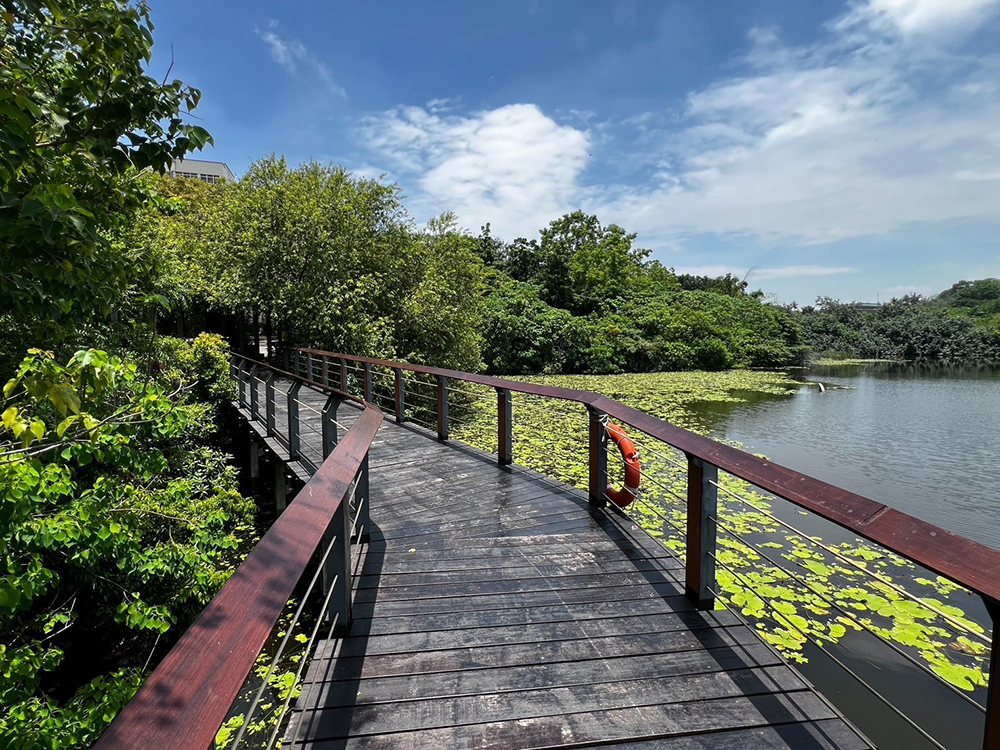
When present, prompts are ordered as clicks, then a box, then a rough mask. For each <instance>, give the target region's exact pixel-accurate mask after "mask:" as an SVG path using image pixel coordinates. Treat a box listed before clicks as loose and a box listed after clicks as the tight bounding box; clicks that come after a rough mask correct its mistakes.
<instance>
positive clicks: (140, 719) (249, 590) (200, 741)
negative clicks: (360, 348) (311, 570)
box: [94, 374, 383, 750]
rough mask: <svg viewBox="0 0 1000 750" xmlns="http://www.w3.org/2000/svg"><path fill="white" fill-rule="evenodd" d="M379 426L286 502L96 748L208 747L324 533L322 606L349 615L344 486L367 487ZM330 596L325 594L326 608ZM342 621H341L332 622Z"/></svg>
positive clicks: (344, 445) (375, 418)
mask: <svg viewBox="0 0 1000 750" xmlns="http://www.w3.org/2000/svg"><path fill="white" fill-rule="evenodd" d="M286 375H287V377H290V378H294V376H292V375H290V374H286ZM313 385H316V386H318V387H321V388H323V389H324V390H327V391H330V390H332V389H329V388H326V387H325V386H320V385H319V384H318V383H314V384H313ZM340 395H341V396H344V397H348V398H350V396H348V395H347V394H340ZM382 419H383V417H382V412H381V411H380V410H379V409H377V408H375V407H374V406H371V405H366V406H365V408H364V410H363V412H362V413H361V415H360V416H359V417H358V419H357V421H356V422H355V423H354V424H353V425H352V426H351V428H350V429H349V430H348V431H347V433H346V434H345V435H344V436H343V437H341V438H340V440H339V441H338V442H337V444H336V447H334V448H333V449H332V452H330V454H329V456H328V457H327V458H326V459H325V460H324V461H323V463H322V465H321V466H319V467H318V470H317V471H316V473H315V474H314V475H313V477H312V479H310V481H309V482H308V483H307V484H306V485H305V486H304V487H303V488H302V490H300V491H299V493H298V495H297V496H296V499H295V501H294V502H293V503H291V504H290V505H289V506H288V509H287V510H286V511H285V512H284V513H282V514H281V515H280V516H279V517H278V519H277V520H276V521H275V522H274V524H273V525H272V526H271V528H270V529H269V530H268V531H267V533H266V534H265V535H264V537H263V538H262V539H261V540H260V542H259V543H258V544H257V545H256V546H255V547H254V548H253V550H252V551H251V552H250V554H249V555H248V556H247V558H246V559H245V560H244V561H243V564H242V565H240V566H239V568H237V570H236V572H235V573H233V575H232V577H231V578H230V579H229V580H228V581H227V582H226V584H225V585H224V586H223V587H222V589H221V591H219V593H218V595H216V597H215V598H214V599H212V601H211V602H210V603H209V605H208V606H207V607H206V608H205V610H204V611H203V612H202V613H201V615H200V616H199V617H198V619H197V620H195V622H194V624H193V625H191V627H190V628H188V630H187V632H185V633H184V635H183V636H182V637H181V639H180V640H179V641H178V642H177V644H176V645H175V646H174V647H173V649H171V651H170V652H169V653H168V654H167V655H166V656H165V657H164V659H163V661H162V662H161V663H160V664H159V666H157V668H156V669H155V670H154V672H153V673H152V675H150V677H149V679H148V680H146V682H145V683H144V684H143V686H142V688H140V690H139V692H138V693H136V695H135V697H134V698H133V699H132V701H131V702H130V703H129V704H128V705H127V706H126V707H125V709H124V710H123V711H122V712H121V713H120V714H119V716H118V717H117V718H116V719H115V721H114V722H113V723H112V724H111V726H110V727H109V728H108V730H107V731H106V732H105V733H104V735H103V736H102V737H101V739H100V740H99V741H98V742H97V744H96V745H95V746H94V747H95V748H99V749H100V750H111V749H112V748H114V749H115V750H123V749H124V748H135V749H136V750H139V749H140V748H141V749H142V750H148V749H149V748H197V749H198V750H203V749H204V748H208V747H209V746H213V747H214V740H215V736H216V734H217V733H218V731H219V728H220V726H221V725H222V723H223V722H224V721H225V719H226V716H227V714H228V713H229V711H230V709H231V707H232V705H233V703H234V701H235V700H236V698H237V696H238V694H239V693H240V690H241V688H242V687H243V686H244V682H245V680H246V678H247V676H248V674H249V673H250V670H251V669H252V668H253V666H254V662H255V660H256V659H257V657H258V655H259V654H260V652H261V650H262V648H263V647H264V645H265V643H266V642H267V640H268V638H269V636H270V635H271V632H272V631H273V630H274V628H275V625H276V623H277V622H278V619H279V617H280V616H281V614H282V612H283V611H284V609H285V607H286V605H287V603H288V601H289V600H290V599H291V598H292V594H293V591H294V589H295V587H296V584H297V583H298V582H299V580H300V579H301V578H302V575H303V573H304V571H305V570H306V568H307V566H308V565H309V563H310V561H311V560H312V559H313V558H314V555H315V554H316V552H317V550H318V549H319V548H320V546H321V544H322V543H323V542H324V540H325V539H330V536H329V535H331V534H337V535H339V539H340V554H339V555H338V554H336V551H335V554H333V555H330V554H329V553H328V554H327V558H326V559H328V561H329V563H328V565H329V566H330V573H331V575H330V576H329V577H328V578H325V579H324V585H329V586H331V587H332V586H337V587H338V590H337V591H336V592H333V591H331V592H329V593H328V596H327V599H328V601H330V604H329V606H330V608H331V610H333V609H334V608H336V609H337V610H338V611H340V612H346V613H348V614H349V611H350V597H351V585H350V538H351V534H350V531H349V529H350V507H349V503H348V494H349V492H350V490H351V488H352V485H354V486H355V487H357V486H358V484H360V482H361V480H362V479H365V480H366V477H362V476H361V473H362V472H364V471H366V470H367V455H368V450H369V448H370V446H371V443H372V440H373V439H374V437H375V434H376V432H377V431H378V429H379V426H380V425H381V423H382ZM335 541H336V540H335V539H334V540H330V541H329V544H330V545H331V546H332V545H334V544H335ZM345 551H346V553H345ZM327 581H332V582H330V583H327ZM338 582H339V583H338ZM330 594H334V596H333V597H332V600H331V596H330ZM347 619H348V618H347V617H346V616H345V617H344V618H343V619H341V622H346V621H347Z"/></svg>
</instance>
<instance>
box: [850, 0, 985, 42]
mask: <svg viewBox="0 0 1000 750" xmlns="http://www.w3.org/2000/svg"><path fill="white" fill-rule="evenodd" d="M996 6H997V0H869V2H861V3H857V4H855V5H854V6H853V8H852V9H851V11H850V12H849V13H847V14H845V16H844V17H843V18H842V19H841V21H840V24H839V26H840V27H841V28H844V27H849V26H851V25H854V24H857V23H863V24H866V25H868V26H871V27H873V28H876V29H879V30H882V31H894V32H896V33H899V34H901V35H904V36H907V35H920V36H938V35H942V34H953V33H955V32H961V31H966V30H968V29H970V28H973V27H975V26H976V25H977V24H978V23H980V22H981V21H982V20H983V19H984V18H985V17H986V16H987V15H989V13H990V12H992V11H993V10H995V8H996Z"/></svg>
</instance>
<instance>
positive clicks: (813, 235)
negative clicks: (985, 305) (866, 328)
mask: <svg viewBox="0 0 1000 750" xmlns="http://www.w3.org/2000/svg"><path fill="white" fill-rule="evenodd" d="M998 9H1000V0H868V1H867V2H861V1H855V2H851V3H850V4H849V5H848V7H847V9H846V10H845V11H844V12H843V13H842V14H841V15H840V16H839V17H838V18H835V19H833V20H832V21H831V22H830V23H829V24H827V26H826V27H825V30H824V31H823V34H822V39H821V40H820V41H817V42H815V43H813V44H809V45H788V44H785V43H783V42H782V41H781V32H780V29H772V28H765V29H755V30H752V31H751V33H750V43H751V49H750V51H749V52H748V53H747V54H745V55H743V56H742V57H740V58H739V59H734V60H732V61H731V62H732V66H731V68H730V69H731V70H735V71H738V72H737V73H736V74H734V75H731V76H729V77H724V78H719V79H717V80H715V81H714V82H712V83H711V84H709V85H707V86H705V87H703V88H701V89H700V90H696V91H692V92H691V93H690V94H689V95H688V96H686V97H685V98H684V99H683V100H682V101H669V102H665V103H664V105H663V107H662V109H661V110H659V111H650V112H647V113H645V114H642V115H632V116H630V117H629V118H627V119H624V120H619V121H617V122H612V121H611V120H610V118H607V117H605V120H604V121H603V122H602V121H600V119H599V118H592V119H587V120H581V119H580V118H569V117H566V118H565V119H564V118H561V117H560V118H559V119H558V120H557V119H556V116H555V115H553V114H551V113H545V112H543V111H542V110H541V109H540V108H539V107H537V106H535V105H533V104H511V105H507V106H503V107H498V108H496V109H492V110H485V111H480V112H472V113H467V114H464V115H459V114H457V112H458V110H456V109H446V108H443V107H441V106H440V104H439V103H438V102H433V103H431V104H429V105H427V106H424V107H398V108H395V109H392V110H389V111H387V112H383V113H380V114H377V115H374V116H371V117H369V118H368V119H367V120H366V121H365V123H364V126H363V127H362V128H361V129H360V131H361V135H362V140H363V141H364V143H365V145H366V147H367V148H366V153H365V154H364V159H365V160H366V161H368V162H369V163H372V164H380V163H386V167H387V168H389V169H391V170H392V171H393V173H394V174H397V175H399V177H400V179H401V180H402V181H403V184H404V188H405V189H406V191H407V193H408V194H409V195H410V196H411V199H412V200H413V204H414V205H415V206H416V207H417V208H418V209H420V208H421V207H423V209H425V210H428V211H429V210H431V209H432V208H433V209H436V211H441V210H446V209H454V210H456V211H457V212H458V214H459V218H460V220H461V221H462V223H463V224H465V225H466V226H469V227H470V228H477V227H478V225H479V224H480V223H483V222H486V221H490V222H492V223H493V225H494V229H495V231H496V232H497V233H498V234H500V235H501V236H506V237H512V236H516V235H519V234H534V233H535V232H536V231H537V229H538V228H540V227H542V226H544V225H545V224H546V223H547V222H548V221H550V220H551V219H552V218H555V216H557V215H558V214H559V213H560V212H562V211H565V210H568V209H572V208H577V207H582V208H584V209H586V210H589V211H591V212H594V213H597V214H598V215H599V216H601V218H602V219H603V220H604V221H607V222H611V221H614V222H617V223H619V224H622V225H623V226H625V227H627V228H629V229H630V230H633V231H638V232H639V233H640V241H641V242H643V244H644V245H647V246H650V245H651V246H653V247H654V248H657V249H660V248H665V247H670V246H672V245H676V243H678V242H683V241H684V240H685V239H686V238H690V237H693V236H697V235H704V234H711V235H717V236H728V237H743V236H745V237H753V238H763V239H765V240H768V241H780V242H782V243H784V244H786V245H787V244H791V245H801V246H807V245H819V244H825V243H831V242H835V241H838V240H844V239H849V238H856V237H862V236H870V235H878V234H884V233H888V232H891V231H894V230H898V229H900V228H903V227H905V226H908V225H911V224H920V223H928V222H944V221H954V220H979V221H989V222H1000V131H998V130H997V127H996V123H997V122H1000V86H997V84H996V81H997V80H998V79H1000V55H980V56H978V57H976V56H972V55H968V54H966V52H965V50H963V49H961V48H960V47H959V45H958V44H957V43H956V40H959V39H960V38H961V37H962V35H967V34H971V33H973V32H974V31H975V30H976V29H977V28H979V27H981V26H982V25H983V24H984V23H991V22H992V21H993V19H994V17H995V15H996V13H997V11H998ZM608 144H610V146H608ZM595 146H601V147H602V148H601V149H600V151H598V150H597V149H595V148H594V147H595ZM605 146H608V147H607V148H605ZM611 150H614V151H617V153H618V154H620V155H621V158H616V159H615V160H614V162H612V161H611V160H610V159H609V160H608V161H607V162H605V163H602V162H600V161H597V163H594V157H592V156H591V153H592V152H593V153H595V154H604V153H607V152H608V151H611ZM597 158H598V160H599V159H602V158H605V157H603V156H601V155H598V157H597ZM585 169H586V170H587V172H586V177H587V178H588V180H589V182H586V183H585V182H584V176H585V175H584V170H585ZM387 171H388V170H387ZM602 172H603V173H604V174H616V175H618V176H616V177H614V178H608V179H609V180H610V179H613V180H614V182H613V183H612V182H610V181H595V177H594V176H595V175H599V174H601V173H602ZM792 268H794V269H797V270H796V271H795V274H796V275H797V276H817V275H821V274H822V275H829V274H831V273H834V272H836V273H848V272H850V271H849V270H845V269H844V268H840V267H832V266H831V267H829V268H834V269H835V271H831V270H829V269H828V268H827V267H826V266H788V267H787V268H786V269H784V270H782V271H781V273H782V274H784V275H773V276H769V277H768V276H764V275H763V274H766V273H769V272H770V273H775V274H777V273H778V272H779V269H770V271H769V270H768V269H761V270H759V271H757V272H756V276H755V278H757V279H764V278H773V279H776V278H790V277H791V276H790V274H791V273H792V271H789V270H787V269H792ZM818 269H827V270H824V271H820V270H818Z"/></svg>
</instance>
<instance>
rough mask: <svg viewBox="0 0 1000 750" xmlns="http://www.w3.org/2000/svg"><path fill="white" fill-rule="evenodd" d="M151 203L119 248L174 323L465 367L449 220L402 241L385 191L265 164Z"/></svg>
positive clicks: (467, 242)
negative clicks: (151, 271) (134, 252)
mask: <svg viewBox="0 0 1000 750" xmlns="http://www.w3.org/2000/svg"><path fill="white" fill-rule="evenodd" d="M158 190H159V193H160V198H161V199H160V200H159V201H158V202H157V204H156V205H155V206H154V207H153V208H152V209H151V210H150V211H148V212H147V213H146V214H145V215H144V216H143V217H142V220H141V221H140V222H139V224H138V226H137V228H136V230H135V233H134V234H133V236H132V241H133V242H134V243H135V244H136V245H137V246H139V247H144V248H146V249H147V252H148V253H149V254H150V255H152V256H154V257H158V258H161V259H162V261H163V263H164V266H165V267H166V268H167V269H168V273H167V274H166V276H165V277H164V278H165V286H164V287H163V288H162V289H160V290H158V291H159V292H160V293H162V294H164V295H165V296H166V297H167V298H168V299H170V300H171V301H172V302H173V304H174V306H175V307H176V308H177V309H179V310H186V311H189V312H190V311H194V310H198V309H202V310H205V309H208V310H217V311H220V312H223V313H227V314H229V315H231V316H239V317H244V318H248V317H249V316H251V315H256V316H258V317H261V318H263V319H266V320H270V321H273V324H274V326H275V328H276V329H277V330H279V331H280V333H281V334H282V336H283V337H284V341H285V342H286V343H292V344H297V345H308V346H320V347H324V348H331V349H336V350H343V351H349V352H353V353H356V354H367V355H379V356H386V357H394V358H399V359H408V360H411V361H418V362H434V363H435V364H438V365H442V366H454V367H465V368H475V367H476V366H477V365H478V363H479V357H480V353H479V335H478V328H479V321H480V311H481V307H482V295H481V290H480V287H481V283H482V264H481V263H480V261H479V258H478V256H477V253H476V241H475V239H474V238H472V237H469V236H467V235H465V234H463V233H461V232H459V231H457V230H456V229H455V227H454V223H453V220H452V219H451V217H449V216H444V217H441V219H438V220H435V221H433V222H431V223H430V225H429V226H428V228H427V229H426V230H425V231H423V232H416V231H414V230H413V228H412V226H411V222H410V220H409V219H408V217H407V215H406V213H405V211H404V210H403V208H402V205H401V203H400V196H399V190H398V188H397V187H396V186H395V185H385V184H383V183H381V182H379V181H377V180H368V179H363V178H355V177H353V176H351V175H350V174H348V173H347V172H346V171H345V170H344V169H342V168H340V167H324V166H320V165H318V164H315V163H311V164H304V165H301V166H300V167H298V168H295V169H291V168H289V167H288V165H287V164H286V163H285V161H284V160H283V159H275V158H268V159H263V160H261V161H258V162H256V163H255V164H253V165H252V166H251V167H250V169H249V171H248V172H247V174H246V175H244V176H243V178H241V179H240V180H238V181H237V182H235V183H232V184H223V185H204V184H202V183H197V182H193V181H190V180H166V179H165V180H162V181H161V182H160V183H159V185H158Z"/></svg>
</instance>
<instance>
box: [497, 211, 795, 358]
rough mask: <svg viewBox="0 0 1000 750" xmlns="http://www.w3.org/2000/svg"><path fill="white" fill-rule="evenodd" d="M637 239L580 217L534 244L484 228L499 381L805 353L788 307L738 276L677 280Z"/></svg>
mask: <svg viewBox="0 0 1000 750" xmlns="http://www.w3.org/2000/svg"><path fill="white" fill-rule="evenodd" d="M635 237H636V236H635V235H634V234H628V233H626V232H625V230H623V229H622V228H621V227H619V226H617V225H614V224H612V225H610V226H607V227H603V226H602V225H601V224H600V222H599V221H598V219H597V217H596V216H588V215H586V214H584V213H583V212H581V211H577V212H575V213H572V214H567V215H566V216H564V217H562V218H560V219H557V220H556V221H553V222H552V223H551V224H550V225H549V226H548V227H547V228H545V229H543V230H542V232H541V236H540V239H539V240H538V241H535V240H524V239H518V240H515V241H514V242H512V243H510V244H508V245H505V244H504V243H502V242H499V241H498V240H496V238H494V237H492V235H491V234H490V233H489V228H488V227H486V228H484V233H483V236H481V237H480V255H481V257H483V258H484V259H485V260H486V261H487V262H488V263H490V264H491V265H492V266H494V269H495V271H494V276H493V284H492V292H491V294H490V295H489V297H488V298H487V303H486V316H485V320H484V324H483V338H484V345H483V358H484V360H485V363H486V368H487V370H488V371H490V372H497V373H538V372H553V373H557V372H593V373H613V372H647V371H660V370H691V369H703V370H721V369H726V368H729V367H780V366H783V365H789V364H793V363H794V362H796V361H797V360H798V359H799V358H800V357H801V356H802V354H803V351H804V347H803V342H802V332H801V329H800V327H799V325H798V323H797V322H796V321H795V319H794V318H793V316H792V315H791V314H789V312H788V311H787V310H785V309H782V308H780V307H777V306H775V305H770V304H766V303H765V302H763V301H762V299H761V297H762V296H763V295H761V294H760V293H759V292H758V293H753V294H747V293H746V291H745V290H746V284H745V283H743V282H741V281H739V280H738V279H736V278H735V277H732V276H725V277H721V278H717V279H716V278H709V277H694V276H677V275H675V274H674V273H673V271H672V270H671V269H667V268H664V267H663V266H662V265H661V264H660V263H659V262H657V261H649V260H647V256H648V255H649V252H648V251H646V250H640V249H637V248H635V247H633V242H634V241H635Z"/></svg>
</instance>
